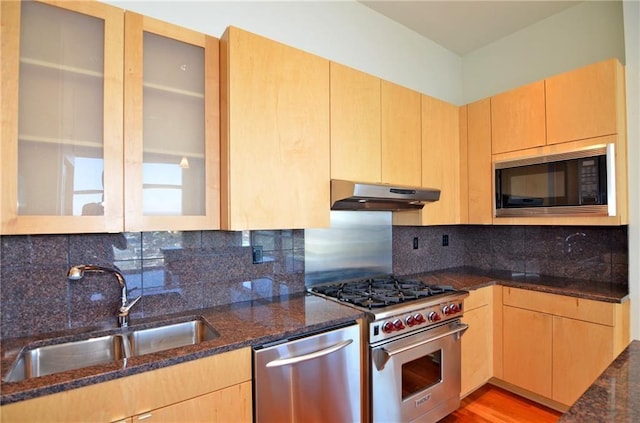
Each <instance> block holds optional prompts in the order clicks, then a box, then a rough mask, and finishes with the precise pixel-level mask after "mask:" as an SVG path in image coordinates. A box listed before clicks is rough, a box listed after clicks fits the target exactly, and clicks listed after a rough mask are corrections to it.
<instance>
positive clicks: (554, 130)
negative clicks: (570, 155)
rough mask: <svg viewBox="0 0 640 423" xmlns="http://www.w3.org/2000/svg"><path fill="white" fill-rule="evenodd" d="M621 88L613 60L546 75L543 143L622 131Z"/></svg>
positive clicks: (620, 73)
mask: <svg viewBox="0 0 640 423" xmlns="http://www.w3.org/2000/svg"><path fill="white" fill-rule="evenodd" d="M624 89H625V88H624V68H623V66H622V65H621V64H620V62H618V60H617V59H609V60H606V61H603V62H598V63H594V64H591V65H588V66H585V67H582V68H580V69H576V70H574V71H570V72H565V73H562V74H560V75H556V76H553V77H551V78H547V79H546V80H545V90H546V119H547V144H557V143H561V142H567V141H575V140H581V139H585V138H594V137H601V136H605V135H613V134H623V133H624V132H625V121H626V116H625V103H624V101H625V93H624Z"/></svg>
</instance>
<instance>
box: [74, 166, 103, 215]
mask: <svg viewBox="0 0 640 423" xmlns="http://www.w3.org/2000/svg"><path fill="white" fill-rule="evenodd" d="M103 164H104V160H103V159H99V158H98V159H97V158H92V157H75V158H74V159H73V166H74V169H73V215H74V216H81V215H92V216H102V215H104V208H103V206H102V202H103V201H104V187H103V184H102V172H103Z"/></svg>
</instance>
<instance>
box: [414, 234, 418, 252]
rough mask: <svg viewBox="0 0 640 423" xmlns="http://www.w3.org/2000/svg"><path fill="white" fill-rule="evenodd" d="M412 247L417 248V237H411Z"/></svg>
mask: <svg viewBox="0 0 640 423" xmlns="http://www.w3.org/2000/svg"><path fill="white" fill-rule="evenodd" d="M413 249H414V250H417V249H418V237H414V238H413Z"/></svg>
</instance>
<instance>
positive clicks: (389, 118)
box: [381, 80, 422, 186]
mask: <svg viewBox="0 0 640 423" xmlns="http://www.w3.org/2000/svg"><path fill="white" fill-rule="evenodd" d="M381 102H382V118H381V119H382V120H381V127H382V133H381V136H382V182H384V183H389V184H397V185H409V186H420V185H421V182H422V163H421V162H422V141H421V112H420V107H421V106H420V103H421V94H420V93H418V92H416V91H413V90H410V89H408V88H405V87H402V86H400V85H396V84H393V83H391V82H388V81H384V80H383V81H382V85H381Z"/></svg>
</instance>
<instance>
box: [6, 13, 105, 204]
mask: <svg viewBox="0 0 640 423" xmlns="http://www.w3.org/2000/svg"><path fill="white" fill-rule="evenodd" d="M104 34H105V22H104V20H102V19H98V18H95V17H93V16H88V15H84V14H81V13H77V12H74V11H70V10H65V9H61V8H58V7H54V6H50V5H47V4H42V3H36V2H23V3H22V9H21V26H20V64H19V67H20V72H19V99H18V104H19V111H18V166H17V170H18V178H17V184H18V188H17V196H18V198H17V203H18V204H17V214H18V215H28V216H80V215H94V216H95V215H104V208H103V201H104V188H103V168H104V139H103V115H104V78H103V70H104V56H105V55H104V50H105V47H104V46H105V35H104Z"/></svg>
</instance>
